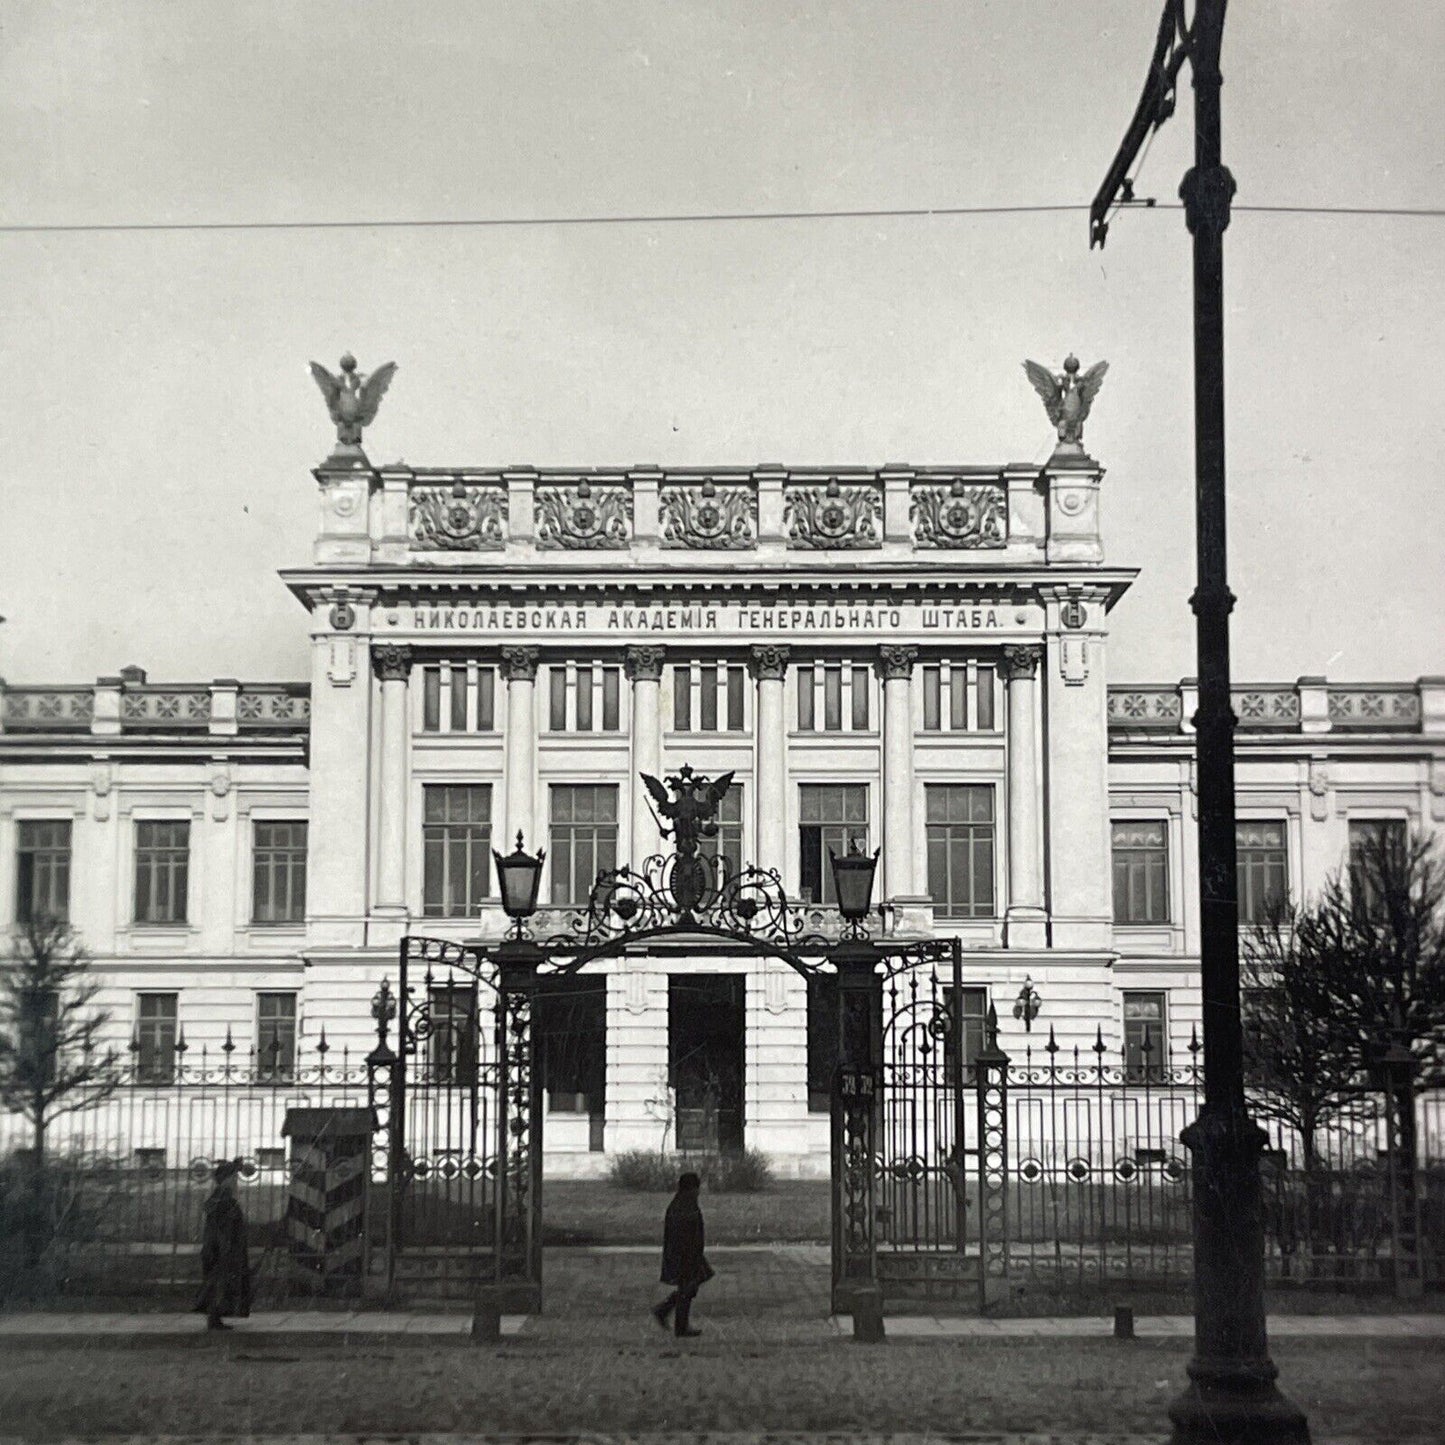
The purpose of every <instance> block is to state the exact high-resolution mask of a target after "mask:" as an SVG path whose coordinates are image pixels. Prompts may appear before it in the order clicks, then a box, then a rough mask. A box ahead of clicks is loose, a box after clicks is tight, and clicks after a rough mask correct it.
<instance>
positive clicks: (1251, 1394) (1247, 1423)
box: [1169, 1368, 1310, 1445]
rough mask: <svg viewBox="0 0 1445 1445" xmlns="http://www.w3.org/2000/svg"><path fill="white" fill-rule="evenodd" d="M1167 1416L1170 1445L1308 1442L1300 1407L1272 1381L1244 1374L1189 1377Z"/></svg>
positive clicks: (1307, 1444)
mask: <svg viewBox="0 0 1445 1445" xmlns="http://www.w3.org/2000/svg"><path fill="white" fill-rule="evenodd" d="M1190 1374H1191V1376H1192V1375H1193V1374H1194V1371H1193V1369H1192V1368H1191V1370H1190ZM1169 1420H1170V1423H1171V1424H1172V1425H1173V1426H1174V1432H1173V1434H1172V1435H1170V1437H1169V1441H1170V1445H1310V1427H1309V1422H1308V1421H1307V1420H1306V1419H1305V1415H1304V1411H1303V1410H1301V1409H1300V1408H1299V1406H1298V1405H1296V1404H1294V1402H1293V1401H1291V1400H1287V1399H1286V1398H1285V1397H1284V1396H1283V1395H1281V1394H1280V1392H1279V1391H1278V1390H1277V1389H1276V1388H1275V1387H1274V1384H1273V1382H1268V1383H1262V1382H1261V1381H1259V1380H1257V1379H1250V1378H1248V1377H1244V1376H1241V1377H1239V1378H1234V1379H1231V1378H1229V1377H1227V1376H1223V1375H1216V1376H1214V1377H1213V1378H1211V1379H1209V1380H1207V1381H1203V1380H1199V1379H1191V1380H1190V1383H1189V1385H1188V1387H1187V1388H1186V1389H1185V1391H1184V1393H1183V1394H1182V1395H1180V1396H1179V1398H1178V1399H1177V1400H1175V1401H1174V1403H1173V1404H1172V1405H1170V1407H1169Z"/></svg>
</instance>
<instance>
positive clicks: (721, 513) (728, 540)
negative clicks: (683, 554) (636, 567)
mask: <svg viewBox="0 0 1445 1445" xmlns="http://www.w3.org/2000/svg"><path fill="white" fill-rule="evenodd" d="M658 511H659V519H658V520H659V532H660V534H661V537H662V545H663V546H664V547H689V548H695V549H699V550H701V549H718V550H722V549H732V550H740V549H744V548H750V547H755V546H756V545H757V538H758V498H757V493H756V492H755V491H754V490H753V486H752V483H751V482H722V483H718V482H714V481H711V480H708V481H704V482H701V483H691V482H690V483H681V484H675V485H672V486H664V487H663V488H662V489H661V491H660V492H659V493H658Z"/></svg>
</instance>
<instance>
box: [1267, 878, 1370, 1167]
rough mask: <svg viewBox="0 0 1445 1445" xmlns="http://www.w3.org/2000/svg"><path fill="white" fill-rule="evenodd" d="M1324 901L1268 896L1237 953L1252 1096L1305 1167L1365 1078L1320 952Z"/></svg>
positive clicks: (1356, 1046) (1326, 959)
mask: <svg viewBox="0 0 1445 1445" xmlns="http://www.w3.org/2000/svg"><path fill="white" fill-rule="evenodd" d="M1323 907H1324V905H1323V904H1322V903H1315V904H1307V905H1305V906H1304V907H1297V906H1295V905H1294V904H1292V903H1290V902H1289V901H1288V900H1287V899H1284V898H1274V899H1271V900H1270V901H1269V902H1268V904H1267V905H1266V906H1265V911H1264V916H1263V918H1262V919H1260V921H1259V922H1257V923H1256V924H1254V925H1253V927H1252V928H1251V929H1250V930H1249V932H1247V933H1246V934H1245V935H1244V938H1243V939H1242V944H1243V948H1242V952H1241V958H1240V964H1241V968H1240V972H1241V982H1242V984H1243V985H1244V1006H1245V1030H1244V1066H1245V1078H1246V1080H1247V1082H1248V1083H1249V1085H1250V1086H1251V1089H1252V1090H1253V1091H1255V1092H1254V1094H1253V1095H1252V1099H1251V1102H1252V1103H1253V1106H1254V1110H1255V1112H1256V1114H1258V1115H1260V1116H1261V1117H1263V1118H1267V1119H1276V1120H1278V1121H1279V1122H1280V1123H1282V1124H1285V1125H1287V1126H1288V1127H1290V1128H1292V1129H1293V1130H1295V1132H1296V1133H1298V1135H1299V1137H1300V1147H1301V1151H1302V1154H1303V1163H1304V1167H1305V1169H1306V1171H1313V1170H1314V1168H1315V1166H1316V1160H1317V1139H1318V1136H1319V1132H1320V1129H1321V1128H1322V1126H1323V1125H1324V1124H1325V1123H1326V1122H1327V1121H1328V1120H1329V1119H1330V1118H1332V1117H1334V1116H1337V1115H1339V1114H1341V1113H1344V1112H1348V1111H1349V1110H1350V1109H1351V1107H1352V1106H1353V1105H1355V1104H1356V1103H1357V1102H1358V1100H1359V1097H1360V1090H1361V1086H1362V1084H1363V1082H1364V1066H1363V1060H1362V1058H1361V1054H1360V1048H1359V1041H1358V1039H1357V1037H1355V1036H1354V1034H1353V1031H1352V1030H1348V1029H1342V1028H1341V1026H1340V1017H1339V1014H1338V1010H1337V1002H1336V998H1335V989H1334V987H1333V972H1332V967H1331V964H1332V957H1331V956H1324V957H1322V956H1321V954H1320V951H1319V943H1320V940H1321V938H1322V937H1324V936H1326V934H1327V932H1328V930H1327V929H1326V927H1325V923H1326V920H1323V919H1321V917H1320V916H1319V915H1320V913H1321V910H1322V909H1323Z"/></svg>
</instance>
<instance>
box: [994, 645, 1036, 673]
mask: <svg viewBox="0 0 1445 1445" xmlns="http://www.w3.org/2000/svg"><path fill="white" fill-rule="evenodd" d="M1042 651H1043V649H1042V648H1040V647H1039V646H1038V645H1037V644H1036V643H1031V642H1022V643H1014V644H1011V645H1010V646H1008V647H1005V648H1003V649H1002V650H1001V656H1000V659H999V673H1000V675H1001V676H1002V677H1003V678H1004V680H1005V681H1006V682H1013V681H1014V680H1015V679H1022V678H1030V677H1037V676H1038V671H1039V657H1040V654H1041V653H1042Z"/></svg>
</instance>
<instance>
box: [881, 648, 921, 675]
mask: <svg viewBox="0 0 1445 1445" xmlns="http://www.w3.org/2000/svg"><path fill="white" fill-rule="evenodd" d="M917 661H918V649H917V648H916V647H910V646H909V645H908V644H906V643H892V642H890V643H885V644H884V645H883V646H882V647H880V648H879V649H878V676H879V677H881V678H882V679H883V681H884V682H907V681H908V679H909V678H910V677H912V676H913V664H914V663H915V662H917Z"/></svg>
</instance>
